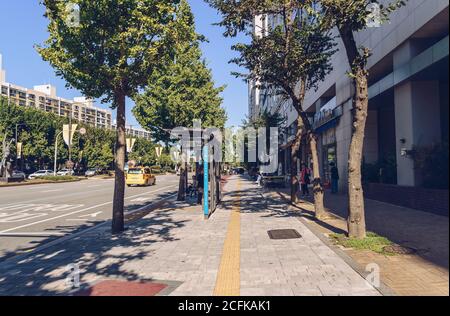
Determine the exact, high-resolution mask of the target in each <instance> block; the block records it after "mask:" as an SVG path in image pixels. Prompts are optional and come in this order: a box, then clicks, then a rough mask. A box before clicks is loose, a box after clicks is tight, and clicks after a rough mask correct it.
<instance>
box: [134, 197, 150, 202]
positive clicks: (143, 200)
mask: <svg viewBox="0 0 450 316" xmlns="http://www.w3.org/2000/svg"><path fill="white" fill-rule="evenodd" d="M150 199H151V198H150V197H148V198H145V197H144V198H138V199H134V200H131V202H147V201H148V200H150Z"/></svg>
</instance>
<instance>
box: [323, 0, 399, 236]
mask: <svg viewBox="0 0 450 316" xmlns="http://www.w3.org/2000/svg"><path fill="white" fill-rule="evenodd" d="M381 2H383V3H385V2H386V1H377V0H354V1H345V0H322V1H320V3H321V6H322V9H323V12H324V16H325V19H324V26H325V27H326V28H332V27H336V28H337V30H338V32H339V35H340V37H341V39H342V42H343V43H344V46H345V50H346V53H347V58H348V61H349V64H350V72H349V76H350V78H352V80H353V85H354V91H355V94H354V98H353V111H354V116H353V131H352V140H351V144H350V150H349V158H348V190H349V216H348V234H349V236H350V237H355V238H361V239H362V238H365V237H366V222H365V210H364V192H363V187H362V174H361V169H362V168H361V166H362V153H363V146H364V133H365V128H366V121H367V115H368V107H369V88H368V78H369V71H368V69H367V61H368V59H369V57H370V55H371V52H370V48H368V47H358V46H357V44H356V40H355V36H354V33H355V32H359V31H362V30H364V29H366V28H368V23H367V22H368V21H370V20H373V19H378V20H379V22H383V21H386V20H387V19H388V18H389V15H390V14H391V13H392V12H393V11H395V10H396V9H397V8H399V7H401V6H402V5H404V4H405V1H401V0H394V1H390V2H389V3H388V4H387V6H384V5H383V4H382V3H381ZM369 5H370V6H372V7H374V6H375V7H378V8H379V10H375V13H376V12H377V11H378V14H379V16H374V11H371V10H369V9H370V7H369ZM375 22H377V21H375Z"/></svg>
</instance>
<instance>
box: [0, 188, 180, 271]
mask: <svg viewBox="0 0 450 316" xmlns="http://www.w3.org/2000/svg"><path fill="white" fill-rule="evenodd" d="M175 195H176V194H174V195H170V196H169V197H167V198H164V199H162V200H160V201H158V202H156V203H153V204H149V205H144V206H143V207H141V208H139V209H136V210H134V211H131V212H129V213H126V214H124V216H125V218H126V217H127V216H130V215H133V214H136V213H139V212H144V211H148V212H149V213H150V212H152V211H154V210H155V209H156V208H158V207H161V206H162V205H163V204H164V203H166V202H168V201H169V200H170V199H172V198H174V197H175ZM146 215H147V214H146ZM144 216H145V215H144ZM141 218H142V217H141ZM141 218H139V219H141ZM139 219H135V220H131V221H130V222H128V224H132V223H135V222H137V221H138V220H139ZM107 224H111V220H107V221H105V222H103V223H100V224H98V225H95V226H93V227H90V228H87V229H85V230H83V231H81V232H78V233H75V234H72V235H67V236H64V237H61V238H58V239H56V240H54V241H51V242H49V243H46V244H44V245H42V246H39V247H37V248H34V249H33V250H32V251H30V252H27V253H23V254H20V255H17V256H14V257H10V258H8V259H6V260H5V261H2V262H0V267H1V266H4V265H6V266H7V265H8V264H11V263H12V262H13V261H18V260H22V259H25V258H27V257H29V256H32V255H35V254H37V253H39V252H41V251H43V250H45V249H48V248H51V247H54V246H57V245H59V244H62V243H64V242H66V241H69V240H72V239H75V238H78V237H80V236H82V235H84V234H87V233H90V232H92V231H94V230H96V229H100V228H103V227H104V226H106V225H107Z"/></svg>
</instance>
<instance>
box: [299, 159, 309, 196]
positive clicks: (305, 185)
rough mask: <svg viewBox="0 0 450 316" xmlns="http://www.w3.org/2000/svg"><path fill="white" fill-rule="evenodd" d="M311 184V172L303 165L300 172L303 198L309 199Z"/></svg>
mask: <svg viewBox="0 0 450 316" xmlns="http://www.w3.org/2000/svg"><path fill="white" fill-rule="evenodd" d="M310 184H311V171H310V170H309V168H308V167H307V166H306V164H305V163H302V167H301V170H300V186H301V190H302V197H309V185H310Z"/></svg>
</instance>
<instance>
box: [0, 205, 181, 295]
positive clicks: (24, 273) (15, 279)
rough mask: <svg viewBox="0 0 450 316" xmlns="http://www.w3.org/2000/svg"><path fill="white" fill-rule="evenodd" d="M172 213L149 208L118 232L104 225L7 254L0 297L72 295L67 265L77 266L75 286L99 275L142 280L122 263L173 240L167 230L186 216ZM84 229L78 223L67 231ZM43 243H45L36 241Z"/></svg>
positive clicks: (0, 265) (1, 271) (2, 265)
mask: <svg viewBox="0 0 450 316" xmlns="http://www.w3.org/2000/svg"><path fill="white" fill-rule="evenodd" d="M174 212H176V209H175V208H173V207H170V206H169V207H164V208H161V209H158V210H154V211H153V212H151V213H150V214H148V216H146V217H144V218H142V219H140V220H139V221H133V222H131V223H130V222H128V223H127V225H128V229H127V230H126V231H125V232H124V233H123V234H122V235H120V236H113V235H111V232H110V226H109V225H108V224H106V225H104V226H102V227H100V228H97V229H94V230H91V231H89V232H86V233H84V234H82V235H80V236H77V237H75V238H73V239H70V240H67V241H65V242H64V243H63V244H57V245H54V246H49V247H48V248H45V249H42V250H41V251H39V252H36V253H31V254H28V255H27V254H25V255H19V256H16V255H17V253H15V252H13V253H12V254H7V255H10V256H11V255H12V256H15V257H12V258H10V259H9V260H7V261H4V262H2V263H0V295H20V296H23V295H25V296H26V295H31V296H34V295H39V296H54V295H70V294H73V293H72V288H70V287H68V286H67V284H66V282H65V281H66V278H67V277H70V276H71V273H72V272H73V270H72V268H73V267H74V266H73V265H76V266H77V267H78V268H79V269H80V276H81V284H82V287H81V289H83V287H88V286H89V285H90V284H91V282H93V281H96V280H98V279H99V278H100V279H110V278H112V279H116V278H120V279H121V280H127V281H142V280H143V279H145V278H144V277H143V276H142V275H141V274H140V273H138V272H136V271H134V270H130V269H127V268H124V265H125V264H128V263H130V262H132V261H141V260H144V259H145V258H147V257H150V256H151V255H152V254H153V251H154V250H152V248H151V246H153V245H154V244H155V243H161V242H162V243H164V242H172V241H177V240H178V239H177V238H176V237H174V236H173V234H172V231H173V230H175V229H178V228H181V227H183V226H185V224H186V222H188V220H174V219H173V217H172V216H171V215H172V214H173V213H174ZM86 228H87V227H86V225H83V226H78V227H76V228H74V230H72V233H75V232H80V231H83V230H85V229H86ZM54 229H57V228H53V229H52V230H54ZM53 240H54V239H49V241H53ZM45 242H48V241H47V240H44V241H43V242H41V243H45ZM146 281H151V280H149V279H146Z"/></svg>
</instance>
